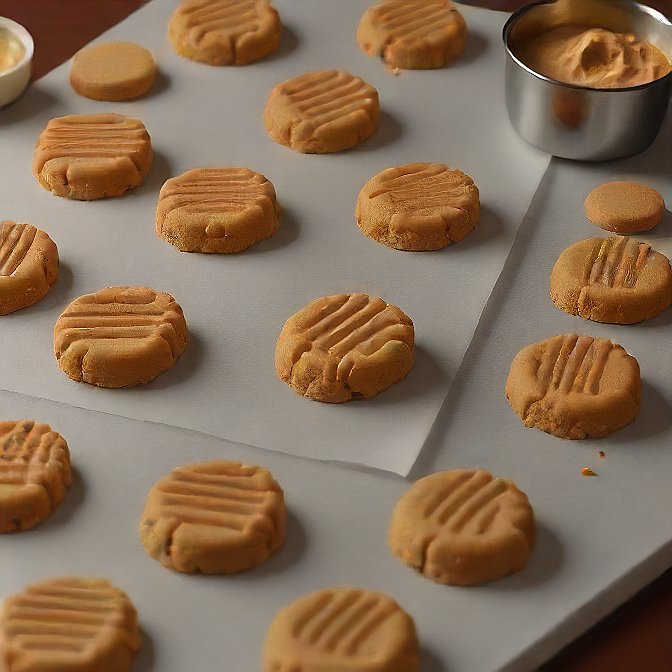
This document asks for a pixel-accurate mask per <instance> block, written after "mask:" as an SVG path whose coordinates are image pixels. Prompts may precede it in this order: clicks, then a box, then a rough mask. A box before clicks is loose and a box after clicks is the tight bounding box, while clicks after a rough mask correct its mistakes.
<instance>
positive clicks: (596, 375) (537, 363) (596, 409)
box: [506, 334, 642, 439]
mask: <svg viewBox="0 0 672 672" xmlns="http://www.w3.org/2000/svg"><path fill="white" fill-rule="evenodd" d="M641 388H642V382H641V378H640V374H639V364H638V363H637V360H636V359H635V358H634V357H631V356H630V355H629V354H628V353H627V352H626V351H625V350H624V349H623V348H622V347H621V346H620V345H616V344H614V343H612V342H611V341H609V340H607V339H606V338H592V337H591V336H577V335H576V334H565V335H564V336H553V337H552V338H548V339H546V340H545V341H540V342H538V343H533V344H532V345H528V346H527V347H526V348H523V349H522V350H521V351H520V352H519V353H518V354H517V355H516V357H515V358H514V360H513V363H512V364H511V371H510V372H509V377H508V379H507V381H506V398H507V399H508V401H509V404H511V408H513V410H514V411H515V412H516V414H517V415H518V417H520V419H521V420H522V421H523V424H524V425H525V426H526V427H536V428H537V429H541V430H542V431H544V432H548V433H549V434H553V435H555V436H558V437H560V438H561V439H586V438H594V439H597V438H601V437H604V436H608V435H609V434H612V433H613V432H615V431H616V430H618V429H621V428H622V427H625V426H626V425H628V424H630V423H631V422H632V421H633V420H634V419H635V416H636V415H637V413H638V412H639V402H640V397H641Z"/></svg>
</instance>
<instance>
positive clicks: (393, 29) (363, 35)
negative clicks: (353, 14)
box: [357, 0, 467, 70]
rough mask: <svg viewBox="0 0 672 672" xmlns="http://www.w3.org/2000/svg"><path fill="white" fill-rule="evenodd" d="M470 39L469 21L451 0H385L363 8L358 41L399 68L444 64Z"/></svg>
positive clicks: (460, 50)
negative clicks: (468, 32)
mask: <svg viewBox="0 0 672 672" xmlns="http://www.w3.org/2000/svg"><path fill="white" fill-rule="evenodd" d="M466 41H467V23H466V21H465V20H464V17H463V16H462V14H460V12H458V11H457V8H456V7H455V5H454V4H453V2H452V1H451V0H383V1H382V2H380V3H379V4H377V5H374V6H373V7H369V9H367V10H366V11H365V12H364V15H363V16H362V18H361V20H360V22H359V26H358V28H357V42H358V44H359V46H360V47H361V48H362V49H363V50H364V51H365V52H366V53H367V54H368V55H369V56H380V57H381V58H382V59H383V60H384V61H385V62H386V63H388V64H389V65H391V66H393V67H396V68H404V69H408V70H428V69H431V68H442V67H443V66H444V65H445V64H446V63H449V62H450V61H452V60H454V59H455V58H457V57H458V56H459V55H460V54H461V53H462V51H463V50H464V45H465V43H466Z"/></svg>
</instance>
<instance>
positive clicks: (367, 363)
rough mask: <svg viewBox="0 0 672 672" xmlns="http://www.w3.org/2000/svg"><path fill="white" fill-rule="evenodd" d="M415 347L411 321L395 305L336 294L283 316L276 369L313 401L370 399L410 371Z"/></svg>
mask: <svg viewBox="0 0 672 672" xmlns="http://www.w3.org/2000/svg"><path fill="white" fill-rule="evenodd" d="M413 347H414V330H413V322H412V321H411V319H410V318H409V317H408V316H407V315H406V314H405V313H404V312H403V311H401V310H400V309H399V308H397V307H396V306H392V305H390V304H388V303H386V302H385V301H383V299H381V298H378V297H375V298H371V297H369V296H368V295H366V294H334V295H332V296H325V297H323V298H321V299H316V300H315V301H311V303H309V304H308V305H306V306H304V307H303V308H302V309H301V310H299V311H298V312H297V313H295V314H294V315H292V317H290V318H289V319H288V320H287V322H286V323H285V326H284V327H283V329H282V332H281V333H280V336H279V338H278V343H277V346H276V350H275V371H276V373H277V375H278V378H280V379H281V380H283V381H285V382H286V383H287V384H288V385H291V387H293V388H294V389H295V390H296V391H297V392H298V393H299V394H301V395H303V396H305V397H308V398H309V399H314V400H316V401H327V402H331V403H336V402H341V401H348V400H349V399H351V398H353V397H373V396H374V395H376V394H378V393H379V392H382V391H383V390H384V389H386V388H388V387H389V386H390V385H392V383H394V382H396V381H398V380H401V379H402V378H403V377H404V376H405V375H406V374H407V373H408V372H409V371H410V369H411V367H412V366H413Z"/></svg>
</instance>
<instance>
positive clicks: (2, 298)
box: [0, 221, 58, 315]
mask: <svg viewBox="0 0 672 672" xmlns="http://www.w3.org/2000/svg"><path fill="white" fill-rule="evenodd" d="M57 279H58V249H57V248H56V244H55V243H54V241H53V240H52V239H51V238H49V236H48V235H47V234H46V233H45V232H44V231H40V229H36V228H35V227H34V226H32V225H30V224H17V223H16V222H9V221H5V222H0V315H7V314H8V313H13V312H14V311H15V310H20V309H21V308H26V307H27V306H32V305H33V304H34V303H37V302H38V301H39V300H40V299H42V298H44V296H45V295H46V294H47V292H48V291H49V288H50V287H51V286H52V285H53V284H54V283H55V282H56V280H57Z"/></svg>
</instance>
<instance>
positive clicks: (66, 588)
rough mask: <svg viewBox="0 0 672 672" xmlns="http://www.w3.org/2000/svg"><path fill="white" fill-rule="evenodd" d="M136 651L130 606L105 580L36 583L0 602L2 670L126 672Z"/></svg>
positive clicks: (135, 626) (134, 615) (135, 620)
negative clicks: (0, 606)
mask: <svg viewBox="0 0 672 672" xmlns="http://www.w3.org/2000/svg"><path fill="white" fill-rule="evenodd" d="M139 651H140V630H139V628H138V617H137V612H136V611H135V607H134V606H133V604H132V602H131V601H130V599H129V598H128V596H127V595H126V593H124V592H123V591H121V590H119V588H117V587H115V586H113V585H112V584H111V583H110V582H109V581H107V580H106V579H97V578H85V577H64V578H58V579H48V580H45V581H40V582H39V583H34V584H32V585H30V586H28V587H27V588H25V589H24V591H23V592H21V593H17V594H15V595H10V596H9V597H8V598H7V599H6V600H5V601H4V603H3V605H2V612H0V667H1V668H2V670H3V672H38V671H40V672H47V671H48V672H85V671H86V672H93V671H94V670H100V672H103V671H104V670H105V671H109V672H112V671H114V672H129V671H130V669H131V663H132V662H133V658H134V657H135V656H136V655H137V653H138V652H139Z"/></svg>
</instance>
